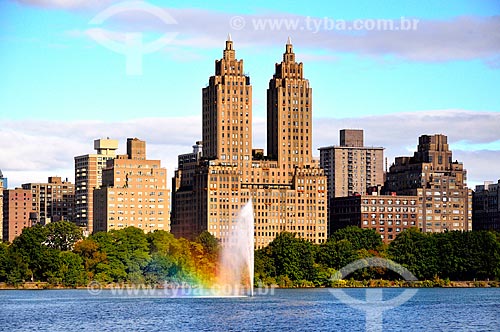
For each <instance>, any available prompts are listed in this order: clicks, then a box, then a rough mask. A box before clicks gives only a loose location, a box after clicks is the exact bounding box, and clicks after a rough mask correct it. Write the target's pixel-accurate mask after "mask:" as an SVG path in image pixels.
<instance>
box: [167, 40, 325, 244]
mask: <svg viewBox="0 0 500 332" xmlns="http://www.w3.org/2000/svg"><path fill="white" fill-rule="evenodd" d="M215 71H216V75H215V76H212V77H210V80H209V85H208V86H207V87H206V88H204V89H203V133H202V137H203V142H200V144H197V146H198V145H199V146H200V147H201V143H202V144H203V153H202V157H201V158H200V157H199V154H198V152H199V149H198V147H197V146H195V147H194V150H193V153H192V154H185V155H181V156H179V163H178V169H177V170H176V171H175V178H174V179H173V182H172V184H173V185H172V188H173V191H174V193H173V195H172V223H171V225H172V233H173V234H174V235H175V236H182V237H186V238H191V239H192V238H195V237H196V236H197V235H199V234H200V233H201V232H203V231H209V232H210V233H211V234H212V235H214V236H215V237H217V238H218V239H219V240H220V241H221V243H222V244H223V245H226V244H228V242H227V241H229V235H230V234H231V232H233V231H234V230H235V229H236V226H237V225H236V223H237V222H238V220H237V216H238V212H239V211H240V209H241V208H242V207H243V206H244V205H245V203H246V202H248V201H249V200H250V199H251V200H252V202H253V206H254V217H255V218H254V220H255V228H254V231H255V242H254V243H255V247H256V248H262V247H264V246H266V245H268V244H269V243H270V242H271V241H272V240H274V238H275V237H276V235H278V234H279V233H281V232H284V231H288V232H294V233H296V234H297V235H298V236H299V237H302V238H304V239H307V240H309V241H311V242H314V243H322V242H324V241H326V233H327V221H326V220H327V216H326V192H325V189H326V188H325V187H326V178H325V177H324V173H323V170H322V169H320V168H319V167H316V164H315V162H313V160H312V156H311V143H312V132H311V128H312V127H311V121H312V114H311V108H310V107H311V102H310V100H311V99H310V98H311V90H310V88H309V83H308V82H307V80H304V79H303V78H302V64H301V63H300V64H297V63H296V62H295V55H294V54H293V50H292V45H291V43H290V40H289V41H288V44H287V45H286V50H285V55H284V58H283V62H282V64H279V65H277V69H276V74H275V75H274V77H273V79H271V83H270V86H271V87H270V89H269V90H268V91H269V92H268V107H269V108H268V116H269V117H270V118H271V121H274V122H273V124H268V139H269V137H271V139H274V144H269V145H268V147H269V146H274V151H275V154H274V155H273V156H272V157H269V156H264V155H263V150H262V149H252V141H251V140H252V135H251V132H252V123H251V121H252V100H251V97H252V94H251V86H250V79H249V77H248V76H246V75H244V74H243V61H242V60H236V59H235V53H234V49H233V43H232V41H231V39H230V38H228V40H227V41H226V48H225V50H224V53H223V58H222V59H221V60H217V61H216V62H215ZM283 94H285V97H284V98H283ZM288 94H290V95H288ZM269 98H270V99H269ZM273 98H274V99H273ZM278 98H279V103H280V105H281V104H282V103H285V105H289V106H290V108H288V106H286V107H285V109H284V111H283V109H282V108H281V107H280V108H276V107H275V106H273V105H274V104H275V103H276V104H278ZM271 99H272V100H276V102H273V101H272V100H271ZM292 105H295V106H292ZM273 117H274V118H275V119H274V120H272V118H273ZM281 118H284V119H285V122H284V123H283V121H282V120H281ZM278 119H279V120H280V121H279V122H278ZM278 125H279V129H278ZM282 130H285V135H281V131H282ZM278 131H279V132H280V135H279V137H278V136H273V133H278ZM272 137H274V138H272ZM278 138H279V142H278ZM283 144H284V146H286V148H285V149H282V148H281V145H283ZM278 145H280V146H279V149H278ZM278 150H279V151H280V152H279V153H280V154H279V155H278ZM252 151H253V153H252ZM281 151H284V152H281ZM283 153H285V154H283ZM252 156H255V158H252ZM278 158H285V160H286V161H287V162H286V163H284V162H282V161H281V159H279V160H278ZM282 164H286V165H285V166H284V167H283V168H282Z"/></svg>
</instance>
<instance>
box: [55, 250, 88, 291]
mask: <svg viewBox="0 0 500 332" xmlns="http://www.w3.org/2000/svg"><path fill="white" fill-rule="evenodd" d="M60 258H61V267H60V269H59V272H60V275H61V282H62V284H63V285H64V286H71V287H76V286H81V285H85V284H87V280H88V279H87V275H86V273H85V269H84V267H83V260H82V258H81V257H80V256H78V255H77V254H75V253H73V252H71V251H63V252H61V253H60Z"/></svg>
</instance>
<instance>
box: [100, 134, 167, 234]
mask: <svg viewBox="0 0 500 332" xmlns="http://www.w3.org/2000/svg"><path fill="white" fill-rule="evenodd" d="M93 195H94V200H93V202H94V218H93V221H94V225H93V231H94V232H100V231H109V230H112V229H122V228H125V227H128V226H134V227H138V228H140V229H142V230H144V231H145V232H151V231H154V230H165V231H169V230H170V206H169V203H170V196H169V195H170V191H169V190H168V189H167V170H166V169H165V168H164V167H161V161H160V160H149V159H147V158H146V142H145V141H141V140H139V139H137V138H129V139H127V154H126V155H118V156H117V157H116V158H115V159H110V160H108V161H107V164H106V167H105V168H104V169H103V170H102V186H101V187H100V188H97V189H95V190H94V193H93Z"/></svg>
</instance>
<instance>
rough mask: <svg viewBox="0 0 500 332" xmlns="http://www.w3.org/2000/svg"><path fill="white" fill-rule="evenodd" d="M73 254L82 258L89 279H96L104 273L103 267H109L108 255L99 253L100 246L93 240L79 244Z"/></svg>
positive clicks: (86, 240)
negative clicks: (95, 277)
mask: <svg viewBox="0 0 500 332" xmlns="http://www.w3.org/2000/svg"><path fill="white" fill-rule="evenodd" d="M73 252H74V253H75V254H77V255H78V256H80V257H81V258H82V260H83V266H84V269H85V271H86V272H87V277H88V278H89V279H94V276H96V275H97V274H99V273H101V272H103V270H102V267H103V266H109V265H108V260H107V256H106V253H105V252H101V251H99V244H98V243H97V242H96V241H94V240H93V239H85V240H82V241H80V242H77V243H76V244H75V247H74V249H73ZM105 270H108V268H105Z"/></svg>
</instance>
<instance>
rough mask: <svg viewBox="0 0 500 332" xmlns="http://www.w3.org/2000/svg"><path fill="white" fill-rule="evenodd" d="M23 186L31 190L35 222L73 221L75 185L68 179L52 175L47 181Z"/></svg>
mask: <svg viewBox="0 0 500 332" xmlns="http://www.w3.org/2000/svg"><path fill="white" fill-rule="evenodd" d="M22 188H23V189H26V190H31V195H32V198H33V199H32V210H33V212H32V213H33V215H32V217H31V219H32V221H33V222H35V223H39V224H41V225H45V224H47V223H50V222H55V221H60V220H66V221H73V210H74V205H75V187H74V185H73V184H72V183H71V182H69V181H68V179H66V180H65V181H62V180H61V178H60V177H57V176H52V177H49V178H48V182H47V183H25V184H23V185H22Z"/></svg>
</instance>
